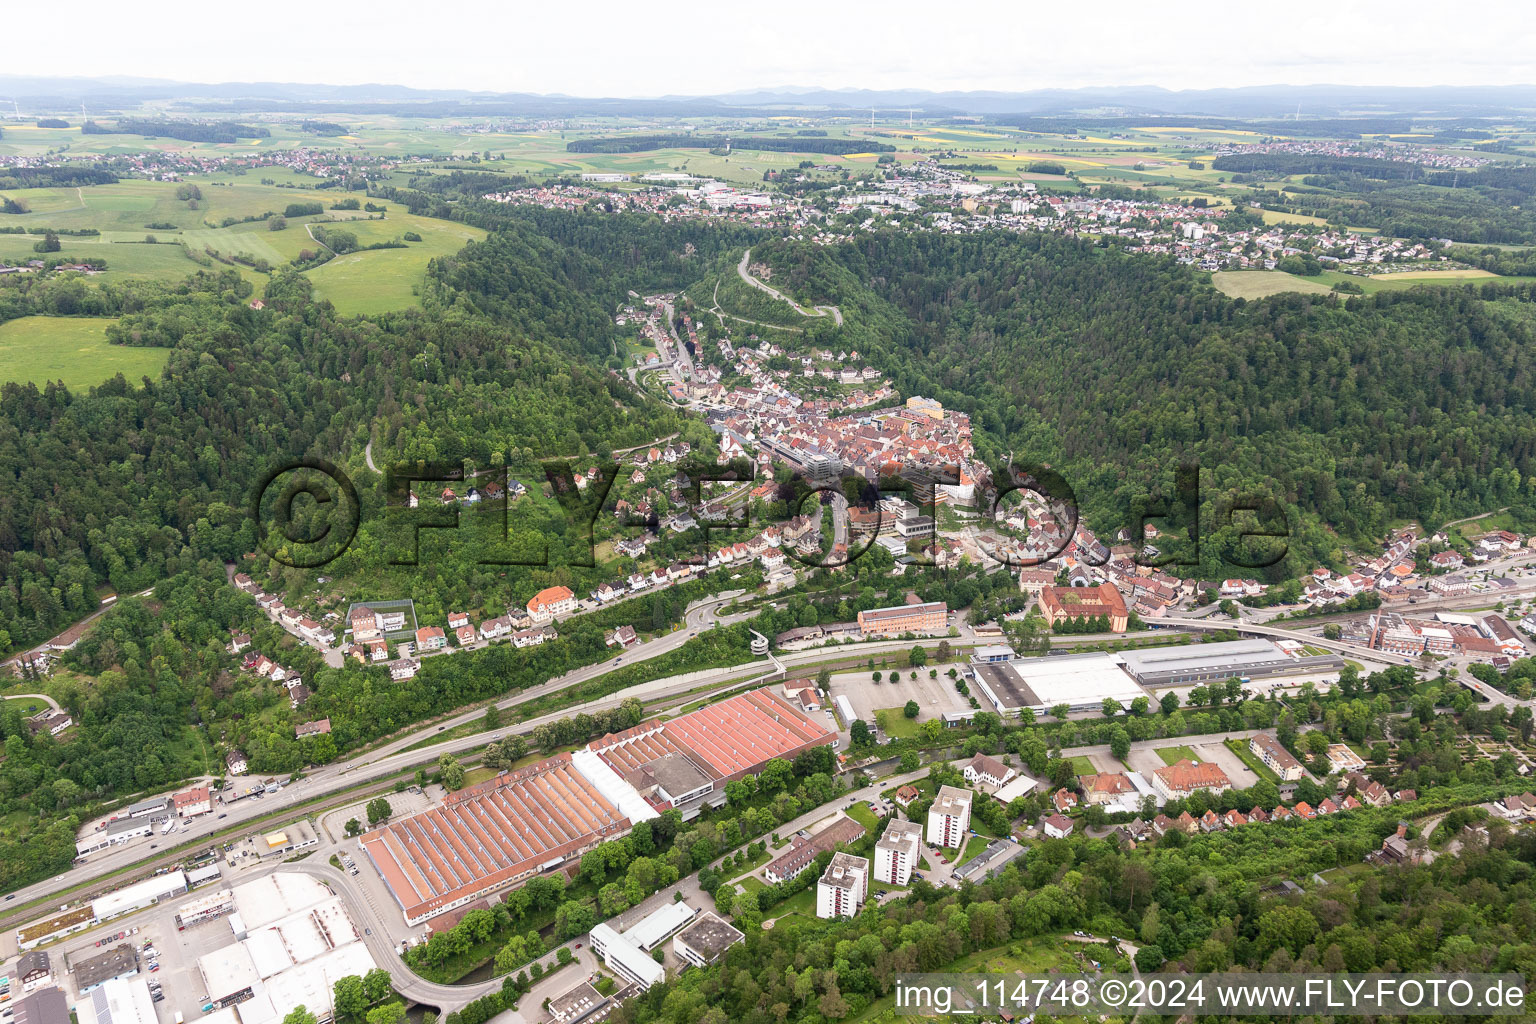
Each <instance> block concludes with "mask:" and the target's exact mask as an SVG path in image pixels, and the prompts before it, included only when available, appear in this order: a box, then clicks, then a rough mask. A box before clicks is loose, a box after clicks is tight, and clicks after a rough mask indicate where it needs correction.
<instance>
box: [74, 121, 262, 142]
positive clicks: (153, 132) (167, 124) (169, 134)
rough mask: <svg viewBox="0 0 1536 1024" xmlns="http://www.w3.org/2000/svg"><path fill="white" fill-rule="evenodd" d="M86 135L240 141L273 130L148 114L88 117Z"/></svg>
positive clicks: (83, 126)
mask: <svg viewBox="0 0 1536 1024" xmlns="http://www.w3.org/2000/svg"><path fill="white" fill-rule="evenodd" d="M80 131H81V132H82V133H83V134H85V135H142V136H144V137H145V138H149V139H155V138H167V139H181V140H183V141H184V142H239V141H240V140H241V139H265V138H268V137H269V136H270V135H271V134H272V132H271V131H269V130H268V129H266V128H255V127H252V126H251V125H248V124H236V123H235V122H233V121H215V122H212V123H205V124H200V123H197V122H192V121H152V120H149V119H146V118H133V117H129V118H122V119H121V120H119V121H118V122H117V123H116V124H113V125H103V124H97V123H96V122H95V121H86V122H85V123H84V124H82V125H81V126H80Z"/></svg>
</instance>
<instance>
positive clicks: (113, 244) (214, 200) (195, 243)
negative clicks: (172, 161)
mask: <svg viewBox="0 0 1536 1024" xmlns="http://www.w3.org/2000/svg"><path fill="white" fill-rule="evenodd" d="M261 178H269V179H271V180H273V181H292V182H295V183H298V182H303V181H307V182H309V183H311V184H312V183H313V182H315V181H316V179H313V178H306V177H305V176H303V175H296V174H294V173H293V172H292V171H288V170H287V169H286V168H261V169H259V170H256V171H252V172H251V173H249V174H246V175H239V176H237V175H230V174H217V175H211V176H208V177H206V178H199V179H193V180H192V181H190V182H189V183H190V184H195V185H197V187H198V189H199V191H200V192H201V197H200V198H196V199H190V200H187V199H178V198H177V195H176V191H177V183H174V182H158V181H137V180H130V181H121V182H118V183H117V184H113V185H95V186H87V187H84V188H48V189H18V190H12V191H9V192H3V193H0V195H5V196H7V197H9V198H12V199H15V200H16V201H17V202H19V203H21V204H23V205H24V206H25V207H26V209H27V212H26V213H22V214H4V215H0V226H4V227H20V228H23V229H25V231H26V232H27V233H26V234H3V235H0V258H3V259H6V260H8V261H10V262H19V261H21V260H25V259H30V258H33V257H34V256H35V255H36V254H35V253H34V252H33V246H35V245H36V244H37V243H38V241H40V240H41V238H42V236H43V232H44V231H45V230H47V229H50V228H56V229H61V230H80V229H86V228H92V229H95V230H96V231H99V232H100V234H98V235H83V236H82V235H62V236H60V239H59V242H60V245H61V248H60V251H59V252H58V253H57V255H58V256H60V257H64V258H77V259H86V258H96V259H101V260H105V261H106V265H107V271H106V273H104V274H101V275H99V276H97V277H93V278H92V280H99V281H105V282H111V281H118V280H123V279H127V278H141V279H152V280H163V281H175V280H180V279H181V278H183V277H186V276H187V275H188V274H192V273H195V272H196V271H198V270H200V269H206V268H207V267H208V266H212V267H214V268H218V267H222V266H227V264H222V263H216V262H214V261H213V260H214V257H211V256H210V255H209V254H210V253H217V254H218V255H219V256H220V257H223V258H226V259H228V258H237V259H245V260H251V261H259V260H265V261H266V262H267V263H268V264H269V265H271V266H272V267H274V268H275V267H279V266H282V265H284V264H286V263H289V262H290V261H292V260H294V259H296V258H297V257H298V256H299V254H300V252H301V251H303V250H305V249H308V250H311V251H318V250H319V249H320V248H321V246H320V244H319V243H318V242H316V241H315V240H314V238H313V237H311V235H310V233H309V230H308V228H307V225H312V224H319V223H332V222H345V223H343V224H340V225H339V226H340V227H341V228H342V229H343V230H346V231H350V232H351V233H352V234H354V235H356V236H357V238H358V242H359V244H360V245H364V246H367V245H371V244H374V243H377V242H388V241H392V240H395V239H402V240H403V236H404V235H405V233H406V232H408V231H411V232H415V233H416V234H419V235H420V236H421V239H422V240H421V241H420V242H407V243H406V248H404V249H376V250H371V251H362V252H355V253H349V254H346V255H344V256H339V257H337V258H336V259H335V260H333V261H331V262H329V263H326V264H324V265H322V266H320V267H317V268H315V269H313V270H311V271H309V272H308V273H309V275H310V277H311V278H312V279H313V280H314V282H315V287H316V290H317V292H318V293H319V294H320V295H321V296H323V297H324V298H327V299H329V300H331V301H332V302H333V303H335V305H336V307H337V309H338V310H340V311H341V312H343V313H346V314H355V313H380V312H386V311H389V310H394V309H403V308H406V307H409V306H412V305H415V304H416V302H417V298H416V293H417V290H418V286H419V285H420V284H421V281H422V278H423V275H424V274H425V273H426V269H427V264H428V262H430V261H431V260H432V259H433V258H434V257H437V256H442V255H446V254H449V253H452V252H455V251H457V250H458V249H460V248H461V247H463V245H464V244H465V243H466V242H469V241H472V240H475V239H478V238H483V237H484V236H485V232H484V231H481V230H480V229H478V228H472V227H468V226H465V225H462V224H455V223H453V222H450V221H442V220H435V219H433V218H430V217H417V216H414V215H412V214H410V213H408V212H407V211H406V208H405V207H404V206H401V205H399V204H398V203H389V202H385V201H384V200H372V202H374V204H375V205H377V206H383V207H385V213H384V215H383V217H382V219H380V218H378V215H377V214H369V213H367V212H365V211H353V210H330V209H328V207H330V205H331V204H332V203H334V202H336V201H337V200H339V199H343V198H361V199H362V200H363V201H365V202H366V201H370V200H367V199H366V197H358V196H356V195H348V194H347V193H343V192H338V191H334V190H329V189H327V190H323V191H316V190H314V189H313V188H301V187H291V188H284V187H279V186H278V185H275V184H262V183H261V181H260V179H261ZM297 202H319V203H321V204H322V205H323V206H325V207H327V209H326V210H325V212H323V213H321V214H319V215H315V216H309V217H294V218H285V220H286V223H287V227H286V228H284V229H283V230H280V231H273V230H271V223H272V222H270V221H267V220H245V218H247V217H261V216H262V215H263V214H266V213H269V212H271V213H276V214H282V213H283V211H284V210H285V209H286V208H287V206H288V205H289V204H290V203H297ZM228 219H234V220H235V221H236V222H235V223H233V224H230V225H227V226H225V225H224V221H225V220H228ZM152 224H153V225H156V226H155V227H150V225H152ZM148 236H153V237H154V239H155V243H154V244H150V243H148V242H147V241H146V238H147V237H148ZM239 270H240V273H241V274H242V275H243V276H244V277H245V278H246V279H247V280H249V281H251V283H252V284H253V285H254V286H255V287H256V289H257V291H258V293H259V292H260V290H261V289H262V288H263V287H264V286H265V284H266V280H267V278H266V276H265V275H264V274H261V273H258V272H256V271H254V270H251V269H250V268H249V267H246V266H244V265H241V266H240V267H239Z"/></svg>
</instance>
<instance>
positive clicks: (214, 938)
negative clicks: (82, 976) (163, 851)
mask: <svg viewBox="0 0 1536 1024" xmlns="http://www.w3.org/2000/svg"><path fill="white" fill-rule="evenodd" d="M220 887H221V886H220V885H218V884H214V883H210V884H209V885H205V886H199V887H198V888H196V889H194V890H192V891H191V892H188V893H182V894H180V895H177V896H174V897H172V898H170V899H167V900H165V901H164V902H163V903H161V904H160V905H159V906H156V907H151V908H149V909H148V910H143V911H140V912H138V913H136V914H131V915H128V916H127V917H125V918H123V919H122V920H121V921H113V922H110V923H109V924H107V925H106V926H103V927H100V928H97V929H94V930H92V931H90V932H87V933H85V934H84V935H83V936H76V937H73V938H72V939H70V940H69V941H67V942H64V943H61V944H60V945H59V946H53V947H49V952H50V953H51V954H52V955H53V957H54V963H55V972H54V978H55V980H56V981H58V982H59V983H60V984H61V985H62V987H63V988H64V989H65V993H66V995H67V996H68V997H69V999H70V1002H71V1003H73V1002H75V1001H76V1000H77V999H78V998H79V994H80V993H79V989H78V988H77V987H76V983H75V977H74V973H73V971H65V970H63V968H62V965H60V963H59V961H60V959H66V960H67V962H68V963H70V964H74V963H76V962H77V961H79V960H80V959H82V958H85V957H89V956H91V955H93V954H97V953H104V952H106V951H107V950H108V949H110V948H111V947H113V946H116V945H118V944H119V943H125V944H127V945H130V946H132V947H133V948H134V949H135V950H136V951H137V952H138V954H139V970H140V972H141V976H142V977H143V978H144V979H145V980H146V981H150V982H153V983H155V984H158V985H159V986H160V988H161V990H162V991H163V992H164V993H165V998H164V999H162V1000H160V1001H159V1002H157V1003H155V1014H156V1017H157V1018H158V1019H159V1021H160V1022H161V1024H170V1022H171V1021H173V1020H175V1018H176V1014H177V1012H178V1011H179V1012H180V1013H181V1014H182V1015H183V1017H184V1018H185V1019H186V1020H195V1019H196V1018H198V1017H201V1016H203V1011H202V1007H203V998H202V997H203V996H204V995H205V994H206V992H207V989H206V988H205V987H204V984H203V977H202V974H201V973H200V972H199V971H198V969H197V958H198V957H200V956H202V955H203V954H205V953H211V952H212V951H214V950H215V949H218V948H220V947H222V946H228V945H230V944H232V943H233V942H234V941H235V937H234V933H233V932H231V931H230V928H229V919H228V918H227V917H224V918H218V919H216V920H213V921H209V922H206V923H204V924H199V925H194V926H192V927H190V928H187V929H186V930H184V931H177V930H176V911H177V910H178V909H179V908H180V907H181V906H182V905H183V904H185V903H189V902H191V901H192V900H194V899H197V898H198V897H199V896H205V895H207V894H209V893H211V892H214V891H216V890H217V889H218V888H220ZM135 927H137V928H138V929H139V930H138V932H137V934H129V935H127V936H126V937H124V938H123V939H121V940H118V941H117V942H108V943H106V944H105V945H102V946H97V945H96V942H97V940H99V939H103V938H105V937H107V936H112V935H116V934H117V933H118V932H132V929H133V928H135ZM146 942H147V943H149V944H150V946H151V947H152V948H153V949H154V951H155V962H156V963H158V964H159V965H160V969H159V970H157V971H151V970H150V959H149V956H148V952H147V950H146V948H145V943H146Z"/></svg>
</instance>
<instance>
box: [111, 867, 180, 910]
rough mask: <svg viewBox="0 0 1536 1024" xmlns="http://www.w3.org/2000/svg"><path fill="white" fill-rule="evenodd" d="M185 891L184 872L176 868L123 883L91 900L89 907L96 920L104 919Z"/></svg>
mask: <svg viewBox="0 0 1536 1024" xmlns="http://www.w3.org/2000/svg"><path fill="white" fill-rule="evenodd" d="M186 891H187V875H186V872H184V871H182V870H180V869H179V868H178V869H177V870H175V871H167V872H166V873H165V874H163V875H155V876H153V877H151V878H146V879H145V880H144V881H142V882H136V883H134V884H133V885H125V886H124V887H123V888H121V889H118V890H117V891H115V892H109V893H107V894H106V895H105V896H98V897H97V898H96V899H95V900H94V901H92V903H91V909H92V910H94V911H95V912H96V919H97V920H99V921H106V920H109V919H111V918H114V917H117V916H119V915H120V914H128V913H132V912H133V911H135V910H142V909H144V908H145V907H152V906H154V905H155V904H156V903H159V902H160V901H161V900H163V899H165V898H166V897H167V896H175V895H176V894H177V893H183V892H186Z"/></svg>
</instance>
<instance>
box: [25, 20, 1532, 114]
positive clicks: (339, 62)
mask: <svg viewBox="0 0 1536 1024" xmlns="http://www.w3.org/2000/svg"><path fill="white" fill-rule="evenodd" d="M12 6H13V7H14V9H13V10H9V11H7V13H6V16H5V34H6V35H7V36H8V37H9V39H10V40H11V42H12V45H10V46H7V47H6V48H5V56H4V58H3V59H0V74H25V75H79V76H85V77H97V76H103V75H134V76H140V77H146V78H168V79H174V80H178V81H189V82H231V81H236V82H238V81H267V82H309V83H326V84H334V85H357V84H367V83H387V84H395V85H408V86H414V87H418V88H462V89H474V90H488V91H496V92H537V93H564V94H567V95H574V96H636V97H640V96H645V97H650V96H663V95H679V94H687V95H700V94H714V93H725V92H733V91H739V90H747V89H757V88H777V87H783V86H817V87H827V88H857V89H926V90H933V91H948V90H973V89H986V90H1004V91H1011V90H1028V89H1038V88H1077V87H1082V86H1101V85H1158V86H1163V87H1166V88H1170V89H1201V88H1223V87H1239V86H1252V85H1273V84H1289V85H1302V84H1330V85H1513V84H1529V83H1536V3H1532V2H1530V0H1518V2H1512V0H1486V2H1484V3H1482V4H1480V5H1478V8H1477V13H1476V16H1475V17H1474V16H1469V14H1468V12H1466V11H1460V12H1458V11H1456V10H1455V9H1454V7H1453V6H1447V5H1446V4H1445V3H1444V2H1443V0H1438V2H1435V3H1429V2H1424V0H1391V2H1390V3H1386V4H1384V3H1382V2H1380V0H1371V2H1369V3H1359V2H1356V0H1335V2H1332V3H1327V4H1294V5H1286V6H1281V7H1276V6H1275V5H1273V4H1262V5H1261V4H1233V5H1215V6H1209V5H1207V6H1203V7H1201V6H1197V7H1195V8H1192V9H1188V10H1180V9H1179V8H1178V7H1177V6H1169V5H1158V4H1149V3H1146V2H1145V0H1135V2H1127V0H1098V2H1096V3H1094V4H1092V5H1085V6H1083V7H1081V8H1074V7H1073V6H1072V5H1070V4H1062V3H1060V2H1059V0H1051V2H1049V3H1043V2H1038V0H969V2H966V3H961V4H954V3H941V4H935V3H932V2H922V3H918V2H911V0H885V2H882V3H880V4H878V5H876V4H873V3H868V2H865V3H858V2H855V3H847V2H844V3H837V2H827V0H780V2H777V3H773V4H762V3H758V4H750V5H749V4H743V3H731V2H726V3H718V2H717V3H715V4H704V5H687V4H685V5H668V4H661V3H650V4H647V3H633V2H626V3H623V4H619V3H610V2H607V0H584V2H580V3H549V2H544V3H527V2H519V0H512V2H505V0H503V2H485V0H457V2H453V3H445V4H441V5H434V4H423V3H421V2H420V0H411V2H409V3H405V2H400V0H378V2H375V3H372V4H367V5H359V4H327V3H315V2H313V0H309V2H303V3H300V2H295V0H264V2H263V3H261V4H258V5H254V6H253V5H248V4H232V3H220V4H207V5H192V6H183V5H174V6H173V5H169V4H164V3H160V4H155V3H150V4H144V3H139V4H129V3H124V2H123V0H75V2H74V3H72V4H71V5H70V6H69V11H68V14H67V15H64V14H62V13H61V11H60V9H58V8H55V7H53V6H52V5H50V4H37V3H21V4H15V5H12ZM1495 26H1496V28H1495ZM23 41H27V42H25V43H24V44H23V45H17V44H22V43H23Z"/></svg>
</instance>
